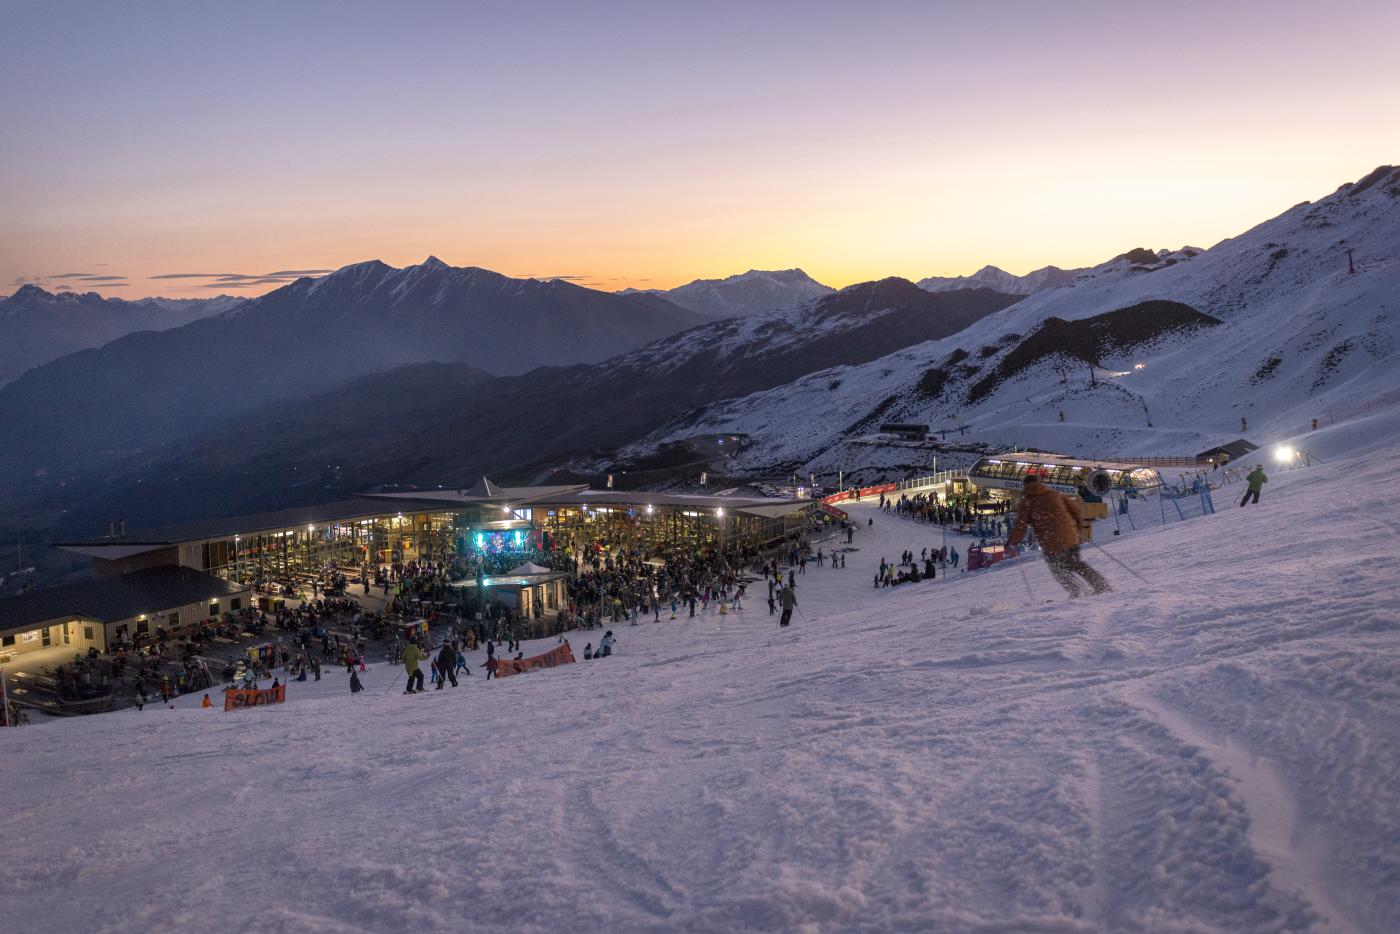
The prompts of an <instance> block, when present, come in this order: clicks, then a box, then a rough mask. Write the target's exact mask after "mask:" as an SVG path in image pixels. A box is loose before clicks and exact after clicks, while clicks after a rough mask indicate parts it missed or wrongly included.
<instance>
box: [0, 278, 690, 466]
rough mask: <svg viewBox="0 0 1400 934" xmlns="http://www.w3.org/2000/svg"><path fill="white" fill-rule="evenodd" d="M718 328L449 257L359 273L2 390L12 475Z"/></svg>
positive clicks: (66, 361) (112, 349) (320, 281)
mask: <svg viewBox="0 0 1400 934" xmlns="http://www.w3.org/2000/svg"><path fill="white" fill-rule="evenodd" d="M11 301H13V299H12V300H11ZM702 320H703V319H701V318H700V317H699V316H697V315H695V314H694V313H692V312H689V311H686V310H684V309H682V308H678V307H676V306H675V305H672V304H671V303H669V302H667V301H665V300H664V299H661V298H657V297H656V296H650V295H631V296H627V295H614V294H613V293H611V292H600V291H595V290H593V289H586V288H583V287H581V286H577V285H573V284H571V283H569V282H564V281H560V280H548V281H539V280H535V279H512V278H509V277H507V276H503V275H501V274H499V273H495V272H491V271H490V270H487V269H479V268H475V267H467V268H456V267H452V266H448V265H447V264H446V263H444V262H442V261H441V260H439V259H436V258H434V257H429V258H428V259H427V260H426V261H425V262H423V263H421V264H419V265H416V266H407V267H405V268H402V269H396V268H394V267H392V266H388V265H386V264H384V263H381V262H379V261H377V260H374V261H370V262H366V263H358V264H355V265H352V266H346V267H344V268H342V269H339V270H337V271H335V272H333V273H331V274H330V275H328V276H324V277H322V278H303V279H298V280H297V281H295V282H293V283H291V284H289V285H286V286H283V287H282V288H280V289H277V290H275V291H273V292H269V293H267V294H266V295H263V296H260V297H258V298H253V299H249V300H248V301H246V302H243V303H241V304H239V305H236V306H235V307H233V308H231V309H229V310H228V311H225V312H223V313H222V314H219V315H215V316H213V317H210V318H205V319H202V320H199V321H195V322H193V323H191V324H188V325H185V326H184V327H179V328H174V329H171V330H168V331H161V332H143V333H137V334H131V335H128V336H126V337H123V338H120V339H118V340H115V341H112V342H111V343H109V344H107V345H106V346H104V347H102V348H101V349H98V350H87V351H83V352H82V353H80V354H74V355H69V356H67V357H64V358H61V359H59V360H55V361H53V362H52V363H49V364H47V365H45V366H42V367H39V368H37V369H34V370H31V371H29V372H28V373H26V374H24V375H23V376H22V377H20V378H19V379H17V380H16V381H14V382H13V383H10V384H9V385H7V386H4V387H3V388H0V411H4V412H5V413H6V417H5V418H4V420H3V421H0V460H3V459H5V458H6V457H8V458H9V459H10V462H11V463H12V464H13V463H19V464H26V463H34V462H37V463H38V464H41V465H52V464H55V463H58V462H62V461H65V460H67V459H68V458H70V457H71V456H72V455H73V454H74V453H77V452H83V453H84V456H88V457H91V456H93V452H95V451H103V450H118V449H120V450H133V449H140V448H143V447H145V446H147V445H150V444H153V443H157V442H160V443H169V442H171V441H173V440H175V439H177V438H180V437H183V436H185V435H188V434H191V433H194V432H197V431H201V430H204V429H207V428H209V427H212V426H213V425H214V424H216V423H218V422H219V421H221V420H224V419H228V418H232V417H236V416H238V415H240V414H242V413H244V412H250V411H253V410H255V409H257V408H259V407H261V406H263V405H266V404H269V403H274V402H275V403H278V404H282V405H289V404H294V403H295V401H296V400H298V399H300V398H302V397H304V396H306V395H309V394H312V393H316V392H320V391H324V390H328V389H330V388H332V387H334V386H336V385H339V384H342V383H346V382H348V381H350V380H352V379H354V378H356V377H359V376H363V375H365V374H368V373H372V372H375V371H379V370H387V369H390V368H392V367H396V366H402V365H405V364H410V363H424V362H429V361H440V362H462V363H469V364H472V365H473V366H477V367H480V368H481V369H483V370H486V371H488V372H491V373H495V374H504V373H523V372H525V371H526V370H530V369H533V368H535V367H538V366H542V365H547V364H554V365H562V364H570V363H579V362H587V361H597V360H603V359H605V358H607V357H610V356H613V355H615V354H618V353H622V352H625V351H627V350H630V349H631V348H633V347H638V346H641V345H642V344H645V343H647V342H649V341H652V340H655V339H656V338H659V337H663V336H666V335H668V334H674V333H676V332H677V331H681V330H685V329H686V328H689V327H691V326H693V325H695V324H697V323H700V322H701V321H702Z"/></svg>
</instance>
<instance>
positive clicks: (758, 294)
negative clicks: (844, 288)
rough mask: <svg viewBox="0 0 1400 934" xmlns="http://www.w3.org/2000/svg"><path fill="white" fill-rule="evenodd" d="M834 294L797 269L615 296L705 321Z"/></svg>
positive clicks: (750, 273)
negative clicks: (650, 299) (653, 300)
mask: <svg viewBox="0 0 1400 934" xmlns="http://www.w3.org/2000/svg"><path fill="white" fill-rule="evenodd" d="M976 287H977V286H968V288H976ZM835 291H836V290H835V289H833V288H832V287H831V286H829V285H822V284H821V283H820V282H818V281H817V280H816V279H813V278H812V277H811V276H809V275H807V274H806V273H805V272H803V271H802V270H800V269H779V270H774V271H769V272H765V271H763V270H759V269H750V270H749V271H748V272H745V273H740V274H739V275H737V276H730V277H729V278H727V279H696V280H695V281H694V282H688V283H686V284H685V285H679V286H676V287H675V288H674V289H664V290H663V289H644V290H637V289H624V290H623V291H622V292H620V293H618V294H620V295H633V294H645V295H655V296H658V297H661V298H664V299H667V300H668V301H671V302H674V303H675V304H677V305H679V306H681V307H682V308H687V309H689V310H690V311H693V312H695V313H696V314H700V315H704V316H705V317H707V318H742V317H744V316H746V315H756V314H761V313H763V312H765V311H772V310H773V309H775V308H785V307H787V306H788V305H796V304H797V303H798V302H805V301H807V300H808V299H813V298H820V297H821V296H823V295H830V294H831V293H832V292H835Z"/></svg>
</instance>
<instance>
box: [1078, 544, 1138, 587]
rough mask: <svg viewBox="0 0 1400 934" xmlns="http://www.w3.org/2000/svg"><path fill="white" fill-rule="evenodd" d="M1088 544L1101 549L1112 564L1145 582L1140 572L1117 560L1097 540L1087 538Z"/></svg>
mask: <svg viewBox="0 0 1400 934" xmlns="http://www.w3.org/2000/svg"><path fill="white" fill-rule="evenodd" d="M1089 544H1091V545H1093V546H1094V547H1095V548H1097V549H1098V550H1099V551H1102V552H1103V553H1104V554H1106V555H1108V559H1109V560H1110V561H1112V562H1113V563H1114V564H1116V565H1118V566H1119V567H1120V568H1122V569H1123V570H1125V571H1127V572H1128V573H1129V574H1131V575H1133V576H1134V577H1136V578H1137V579H1138V580H1140V581H1142V582H1143V583H1144V584H1145V583H1147V578H1145V577H1143V576H1142V575H1141V574H1139V573H1138V572H1137V571H1134V570H1133V569H1132V568H1130V567H1128V566H1127V565H1126V564H1124V563H1123V562H1122V561H1119V560H1118V559H1117V558H1115V557H1114V556H1113V555H1112V554H1111V553H1110V552H1109V550H1108V549H1107V548H1105V547H1103V546H1102V545H1100V544H1099V543H1098V542H1096V541H1094V540H1093V539H1089Z"/></svg>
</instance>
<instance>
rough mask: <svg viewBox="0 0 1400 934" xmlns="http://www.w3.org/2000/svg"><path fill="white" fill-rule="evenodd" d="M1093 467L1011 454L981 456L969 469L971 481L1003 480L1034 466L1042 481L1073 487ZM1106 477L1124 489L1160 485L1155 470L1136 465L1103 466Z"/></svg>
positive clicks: (1018, 477)
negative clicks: (1041, 475)
mask: <svg viewBox="0 0 1400 934" xmlns="http://www.w3.org/2000/svg"><path fill="white" fill-rule="evenodd" d="M1094 469H1095V468H1094V466H1093V465H1092V464H1089V463H1085V464H1073V465H1071V464H1042V463H1040V462H1039V461H1035V460H1015V459H1013V458H984V459H982V460H980V461H978V462H977V465H976V466H975V467H973V468H972V470H971V471H970V473H969V476H970V478H971V479H972V482H973V483H976V482H977V480H978V479H979V478H980V479H983V480H1006V481H1021V480H1024V479H1025V478H1026V473H1027V472H1028V471H1031V470H1035V471H1037V472H1039V473H1041V474H1044V475H1045V478H1046V482H1047V483H1049V484H1051V485H1052V486H1067V487H1077V486H1079V485H1080V484H1081V483H1083V482H1084V478H1085V477H1087V476H1088V475H1089V473H1090V472H1091V471H1093V470H1094ZM1105 469H1106V470H1107V471H1108V475H1109V477H1111V478H1112V480H1113V485H1114V487H1116V488H1118V489H1124V488H1127V487H1132V488H1135V489H1139V490H1142V489H1149V488H1152V487H1158V486H1161V485H1162V480H1161V478H1160V477H1159V476H1158V475H1157V471H1155V470H1152V469H1151V468H1149V467H1138V468H1136V469H1135V470H1129V471H1124V470H1115V469H1113V468H1111V467H1110V468H1105Z"/></svg>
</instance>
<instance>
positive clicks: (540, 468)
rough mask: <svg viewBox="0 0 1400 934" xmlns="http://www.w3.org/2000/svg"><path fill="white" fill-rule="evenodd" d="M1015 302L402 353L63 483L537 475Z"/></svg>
mask: <svg viewBox="0 0 1400 934" xmlns="http://www.w3.org/2000/svg"><path fill="white" fill-rule="evenodd" d="M1016 300H1017V297H1016V296H1008V295H1001V294H999V293H996V292H991V291H989V290H986V289H980V290H968V291H962V292H947V293H941V294H932V293H929V292H925V291H923V290H922V289H919V288H917V287H916V286H915V285H914V284H913V283H912V282H909V281H908V280H905V279H884V280H880V281H878V282H866V283H860V284H858V285H853V286H851V287H849V288H846V289H843V290H842V291H840V292H837V293H833V294H831V295H827V296H823V297H821V298H816V299H812V300H809V301H807V302H804V303H802V304H800V305H797V306H794V307H791V308H788V309H781V310H778V311H773V312H767V313H764V314H759V315H751V316H748V317H745V318H733V319H727V320H722V321H716V322H712V323H710V324H707V325H704V326H701V327H697V328H693V329H691V330H688V331H685V332H683V333H680V334H675V335H671V336H668V337H665V338H662V339H660V340H657V341H653V342H652V343H650V344H648V345H646V346H645V347H641V348H638V349H636V350H633V351H630V352H628V353H625V354H621V355H619V356H617V357H613V358H612V359H609V360H607V361H605V362H602V363H596V364H583V365H575V366H570V367H546V368H541V369H538V370H534V371H532V372H530V373H527V374H524V375H521V376H513V377H504V378H494V379H492V378H488V377H485V375H484V374H481V373H480V372H479V371H476V370H474V369H471V368H470V367H465V366H464V365H461V364H456V365H435V366H425V365H413V366H408V367H400V368H398V369H396V370H392V371H389V372H387V373H381V374H375V375H373V376H368V377H364V378H362V379H360V380H358V381H355V382H352V383H348V384H344V385H341V386H339V387H337V388H336V389H334V390H333V391H331V392H327V393H324V394H322V395H320V396H314V397H311V398H309V399H308V398H303V399H297V400H293V401H291V402H288V403H277V404H270V405H265V406H263V407H261V408H259V409H257V410H255V411H250V412H248V413H247V414H246V415H244V416H242V417H241V418H239V419H236V420H230V421H228V422H225V423H224V424H222V425H219V426H217V427H215V428H213V429H212V430H209V431H207V432H205V433H204V434H203V435H202V436H200V437H198V438H193V439H190V440H187V441H183V442H181V443H180V444H179V445H178V446H177V447H173V448H171V449H170V450H160V449H155V450H152V451H149V452H143V453H142V454H141V455H139V456H132V457H126V458H109V459H108V461H107V463H108V466H107V467H106V468H105V469H104V470H103V472H102V476H101V480H100V482H99V483H96V484H94V485H91V486H87V485H84V484H82V483H71V482H70V483H69V484H68V486H66V487H65V488H64V490H63V496H64V498H65V499H64V502H65V504H66V506H65V508H68V510H69V511H68V521H71V522H74V523H77V524H78V525H79V526H83V525H84V524H91V523H92V522H94V521H98V520H99V519H100V517H101V516H102V515H104V514H106V513H111V514H113V515H121V516H123V517H125V518H127V519H128V520H129V521H131V522H133V523H138V522H139V523H140V524H151V523H160V522H166V521H173V520H174V519H178V518H180V517H181V516H188V517H195V516H198V515H202V514H208V513H209V512H211V511H213V512H220V511H222V512H237V511H247V510H254V509H263V508H275V507H278V506H283V505H290V504H293V503H296V502H300V501H305V500H307V499H312V498H316V497H318V496H335V495H343V492H341V493H336V492H333V491H330V492H328V491H327V490H325V489H323V488H322V486H321V485H320V481H321V473H322V469H323V468H324V467H325V466H326V465H336V466H337V467H339V468H340V469H339V470H338V471H337V477H338V481H337V482H338V483H340V484H341V485H342V489H343V490H355V489H362V488H364V487H366V486H369V485H373V484H379V483H386V482H387V483H428V484H432V483H450V484H457V483H464V482H468V481H469V480H470V479H472V478H473V477H474V476H480V475H481V474H483V473H490V474H491V475H493V476H496V475H500V476H502V477H504V478H507V479H526V480H528V479H531V478H532V477H534V476H535V475H537V474H543V473H547V472H549V471H550V470H551V469H553V468H556V467H559V466H560V465H562V464H564V463H566V462H567V461H568V460H569V459H571V458H573V457H575V456H577V455H580V454H591V453H593V452H595V451H598V450H608V449H610V448H613V447H616V446H619V445H622V444H625V443H627V442H629V441H632V440H634V439H636V438H639V437H641V436H643V435H645V434H646V433H648V432H650V431H653V430H655V429H657V428H659V427H661V426H662V425H664V424H666V423H667V422H669V421H671V420H672V419H674V418H677V417H679V416H681V415H682V414H684V413H685V412H687V411H690V410H692V409H698V408H699V407H703V406H706V405H708V404H710V403H712V402H714V401H716V400H720V399H726V398H731V397H742V396H744V395H747V394H748V393H751V392H754V391H757V390H763V389H770V388H772V387H775V386H781V385H784V384H786V383H788V382H790V381H792V380H795V379H798V378H800V377H802V376H803V375H805V374H807V373H811V372H812V371H814V370H819V369H823V368H826V367H831V366H837V365H842V364H854V363H861V362H864V361H867V360H871V359H875V358H878V357H880V356H883V355H884V354H887V353H889V352H890V351H892V350H894V349H897V348H899V347H902V346H904V345H905V344H906V343H907V342H908V341H910V340H923V339H931V338H935V337H942V336H946V335H950V334H954V333H957V332H958V331H961V330H962V329H964V328H966V327H967V326H968V325H970V324H972V323H974V322H976V321H978V320H981V319H983V318H985V317H986V316H987V315H990V314H993V313H995V312H997V311H999V310H1001V309H1004V308H1006V307H1007V306H1008V305H1010V304H1011V303H1013V302H1015V301H1016ZM232 438H236V439H238V441H237V443H236V444H233V443H230V439H232ZM114 510H115V511H114Z"/></svg>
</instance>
